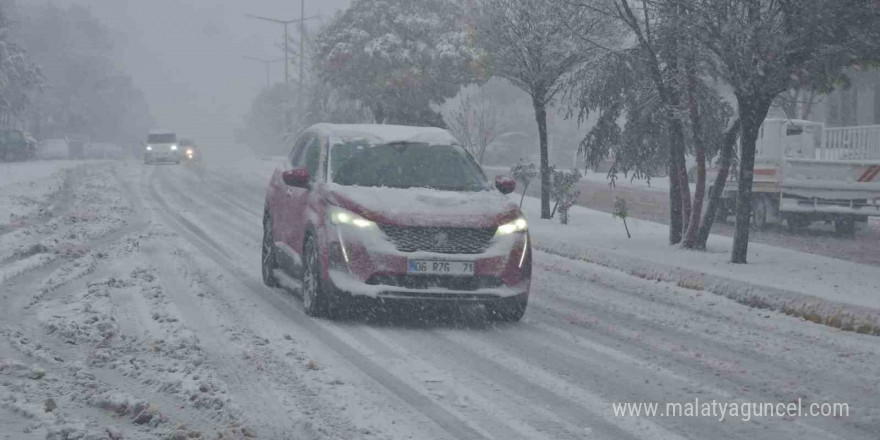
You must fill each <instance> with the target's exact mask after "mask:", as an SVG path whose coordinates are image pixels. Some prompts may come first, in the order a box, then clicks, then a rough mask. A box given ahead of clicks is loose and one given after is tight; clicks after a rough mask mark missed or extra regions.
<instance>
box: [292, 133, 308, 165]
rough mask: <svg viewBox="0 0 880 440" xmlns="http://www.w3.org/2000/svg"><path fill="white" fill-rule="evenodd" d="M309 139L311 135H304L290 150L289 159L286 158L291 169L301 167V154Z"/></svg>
mask: <svg viewBox="0 0 880 440" xmlns="http://www.w3.org/2000/svg"><path fill="white" fill-rule="evenodd" d="M311 139H312V135H305V136H302V137H300V138H299V139H298V140H297V141H296V144H294V146H293V149H291V150H290V157H288V159H289V163H290V166H291V168H296V167H301V166H302V152H303V149H304V148H305V146H306V145H308V143H309V141H310V140H311Z"/></svg>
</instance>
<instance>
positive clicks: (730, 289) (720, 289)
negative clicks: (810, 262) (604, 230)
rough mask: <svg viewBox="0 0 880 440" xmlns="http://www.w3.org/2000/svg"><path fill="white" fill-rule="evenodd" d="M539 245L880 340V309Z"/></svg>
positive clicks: (567, 247)
mask: <svg viewBox="0 0 880 440" xmlns="http://www.w3.org/2000/svg"><path fill="white" fill-rule="evenodd" d="M532 239H533V240H534V242H533V244H532V246H533V248H534V249H536V250H539V251H542V252H546V253H548V254H553V255H557V256H560V257H564V258H569V259H573V260H580V261H585V262H587V263H592V264H597V265H599V266H603V267H607V268H610V269H615V270H619V271H622V272H625V273H627V274H629V275H632V276H635V277H638V278H642V279H646V280H655V281H664V282H668V283H674V284H676V285H677V286H678V287H681V288H685V289H692V290H700V291H706V292H710V293H713V294H716V295H720V296H724V297H727V298H730V299H732V300H734V301H736V302H738V303H740V304H744V305H747V306H749V307H753V308H759V309H768V310H773V311H777V312H781V313H784V314H786V315H790V316H794V317H798V318H802V319H804V320H807V321H811V322H814V323H817V324H823V325H827V326H829V327H834V328H838V329H840V330H843V331H850V332H856V333H861V334H868V335H874V336H880V309H874V308H870V307H862V306H856V305H852V304H846V303H841V302H836V301H830V300H827V299H823V298H818V297H815V296H811V295H806V294H803V293H799V292H794V291H790V290H783V289H778V288H774V287H768V286H762V285H759V284H754V283H749V282H746V281H742V280H738V279H735V278H730V277H724V276H718V275H712V274H707V273H705V272H699V271H695V270H689V269H684V268H681V267H676V266H672V265H666V264H662V263H656V262H652V261H648V260H643V259H640V258H636V257H630V256H626V255H621V254H617V253H614V252H612V251H608V250H604V249H596V248H589V247H584V246H583V245H579V246H573V245H569V244H567V243H564V242H552V246H545V245H543V244H544V243H549V241H543V240H536V239H535V237H534V236H533V237H532Z"/></svg>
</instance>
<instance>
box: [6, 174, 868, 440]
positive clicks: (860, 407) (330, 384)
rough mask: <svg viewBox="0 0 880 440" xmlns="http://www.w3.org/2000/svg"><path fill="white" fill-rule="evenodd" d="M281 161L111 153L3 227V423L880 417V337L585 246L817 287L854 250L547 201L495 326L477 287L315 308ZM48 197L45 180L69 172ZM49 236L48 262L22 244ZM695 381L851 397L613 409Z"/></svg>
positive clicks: (710, 423) (679, 390)
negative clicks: (283, 207)
mask: <svg viewBox="0 0 880 440" xmlns="http://www.w3.org/2000/svg"><path fill="white" fill-rule="evenodd" d="M274 162H275V161H273V160H265V161H261V160H239V161H236V162H234V163H229V164H212V163H210V162H206V163H204V164H200V165H196V166H157V167H145V166H143V165H141V164H138V163H89V164H86V165H84V166H83V167H80V168H77V174H76V175H75V178H73V179H71V180H70V186H69V187H66V189H59V191H68V193H67V194H69V196H68V197H65V199H67V200H70V203H69V204H67V205H65V206H61V207H60V208H59V209H56V210H52V211H51V213H50V214H49V215H47V216H46V217H45V218H42V219H40V221H38V222H28V223H27V224H20V225H17V226H15V227H14V228H13V229H9V230H3V231H0V243H2V246H0V252H2V253H3V255H4V256H0V270H7V271H8V268H10V267H16V265H18V266H17V267H20V269H16V270H15V271H14V272H8V273H9V275H7V276H6V277H5V278H0V323H2V325H0V438H5V439H38V438H39V439H43V438H53V439H54V438H57V439H62V438H70V439H73V438H83V439H84V438H96V439H97V438H125V439H141V438H143V439H154V438H176V439H182V438H221V439H245V438H253V437H255V438H265V439H282V438H284V439H287V438H296V439H341V438H358V439H407V438H409V439H462V440H464V439H468V440H470V439H583V438H596V439H641V438H651V439H654V438H663V439H682V438H693V439H706V438H712V439H726V438H729V439H740V438H752V439H779V438H804V439H875V438H876V433H877V432H880V405H878V404H877V402H878V401H880V395H878V392H880V344H878V339H877V337H876V336H870V335H862V334H857V333H854V332H841V331H839V330H837V329H834V328H831V327H828V326H823V325H816V324H813V323H810V322H806V321H804V320H802V319H798V318H795V317H791V316H786V315H784V314H781V313H776V312H772V311H768V310H764V309H756V308H750V307H748V306H745V305H742V304H740V303H738V302H735V301H733V300H730V299H728V298H725V297H723V296H718V295H713V294H711V293H709V292H708V291H706V290H700V289H695V288H694V286H693V285H690V284H687V283H683V284H682V286H683V287H679V286H677V285H676V284H675V283H674V282H673V283H669V282H657V281H656V280H655V279H645V278H649V277H644V278H639V277H633V276H631V275H630V274H628V273H626V272H624V271H620V270H614V269H611V268H608V267H603V266H601V265H597V264H592V263H590V262H587V261H583V258H582V257H583V256H585V255H586V254H581V253H578V254H576V255H572V254H574V252H573V250H579V251H584V252H586V253H589V252H592V254H591V255H596V253H597V252H598V251H603V252H606V253H608V254H610V253H612V252H616V253H619V254H623V255H624V256H627V257H630V256H631V257H633V258H635V257H638V258H641V259H648V260H650V261H654V260H656V259H658V258H660V257H659V256H657V255H659V253H661V251H662V252H664V253H665V254H664V255H665V257H663V259H662V260H660V261H663V262H664V263H666V264H674V263H675V262H678V261H682V262H685V263H687V264H693V265H694V267H700V268H701V269H700V270H705V271H706V273H710V271H715V272H711V273H719V274H726V273H729V272H730V271H734V270H743V271H745V272H742V273H743V274H744V276H747V277H749V278H751V277H758V278H759V279H762V277H764V278H766V280H770V281H768V282H772V280H773V279H775V280H779V279H789V280H790V281H792V284H789V285H787V286H783V287H785V288H786V289H789V290H790V289H797V290H803V291H807V289H816V290H818V288H816V287H815V286H813V284H815V283H818V282H819V281H822V280H819V281H814V282H811V281H810V279H809V278H805V277H807V276H809V275H810V272H812V273H813V274H816V273H820V274H825V272H827V271H829V270H831V269H838V268H840V267H843V266H840V265H838V263H837V262H836V261H831V262H828V261H824V260H822V261H820V260H814V259H810V258H809V257H804V256H802V255H792V254H797V253H792V254H787V253H784V252H790V251H781V250H778V249H764V248H762V247H760V246H758V247H754V248H753V253H752V260H751V261H752V265H750V266H748V267H741V266H737V267H728V266H726V265H725V263H722V261H723V259H724V258H725V256H724V255H723V254H722V253H721V252H723V249H726V248H727V246H726V243H723V242H722V241H720V240H722V239H720V238H713V240H712V242H711V247H712V249H713V251H710V252H709V253H706V254H696V253H686V252H685V251H679V250H676V249H670V248H669V247H667V246H663V245H662V240H661V241H660V242H659V243H660V244H659V245H658V244H657V243H656V242H655V241H654V239H655V238H656V236H657V234H661V233H662V227H660V226H658V225H653V224H650V223H647V222H637V221H636V222H633V223H631V224H630V228H631V230H632V232H633V234H634V238H633V239H632V240H627V239H626V238H625V235H624V234H625V233H624V232H623V229H622V225H620V224H619V223H615V222H614V221H613V220H612V219H611V218H610V216H609V215H607V214H602V213H595V212H590V211H587V210H580V209H575V211H574V212H573V213H572V222H573V223H572V225H569V226H568V227H565V228H563V227H561V226H559V225H557V224H556V223H550V222H542V221H539V220H532V227H531V228H532V229H531V230H532V234H533V238H534V240H535V243H536V245H537V246H538V247H539V249H546V250H548V251H550V252H544V251H539V252H537V253H536V254H535V264H536V267H535V273H534V282H533V297H532V300H531V303H530V306H529V310H528V312H527V314H526V317H525V320H524V321H523V322H522V323H519V324H513V325H492V324H489V323H488V322H487V321H485V320H484V319H483V317H482V312H481V310H479V309H469V308H468V309H463V310H455V311H451V310H445V311H442V310H441V311H418V310H416V311H413V310H399V309H391V310H381V309H380V310H370V311H366V310H359V311H354V312H353V313H352V314H351V315H352V316H350V317H349V318H348V319H344V320H341V321H335V322H333V321H326V320H315V319H311V318H309V317H307V316H306V315H305V314H304V312H303V311H302V306H301V304H300V302H299V300H298V299H297V298H296V297H295V296H294V295H293V294H291V293H290V292H286V291H283V290H279V289H270V288H266V287H264V286H263V285H262V283H261V281H260V271H259V251H260V238H261V223H260V222H261V215H262V209H263V201H264V200H263V197H264V191H265V184H266V182H267V180H268V178H269V174H270V172H271V169H272V167H273V166H274ZM61 188H65V187H63V186H62V187H61ZM41 197H42V199H40V200H38V202H39V203H47V201H48V200H50V199H52V198H53V197H57V193H52V192H51V191H50V192H48V193H45V194H43V195H42V196H41ZM527 203H529V205H527V207H526V208H527V212H530V213H531V212H536V211H535V210H534V209H533V206H532V205H530V204H532V203H533V202H531V201H529V202H527ZM612 234H613V235H612ZM660 237H661V238H662V235H661V236H660ZM37 244H39V245H41V246H36V245H37ZM44 247H45V249H44ZM10 249H25V250H27V252H18V253H16V252H14V251H9V250H10ZM591 249H592V251H591ZM596 249H598V251H596ZM716 252H717V253H716ZM39 255H42V256H45V258H46V259H47V261H45V262H44V261H42V260H40V261H39V264H36V263H34V264H30V263H24V262H26V261H31V259H33V258H34V256H39ZM779 256H786V257H791V258H794V263H798V264H800V263H803V264H808V265H815V268H812V269H811V268H806V269H804V270H802V271H797V272H791V273H789V272H782V269H781V268H784V269H785V270H789V268H790V267H791V266H792V265H793V264H794V263H792V264H789V265H786V263H785V262H784V261H779V260H777V258H778V257H779ZM572 257H573V258H572ZM40 258H43V257H40ZM599 262H600V263H601V262H602V261H599ZM762 262H763V263H767V264H771V265H772V266H770V267H764V268H762V266H761V265H760V264H759V263H762ZM703 268H705V269H703ZM845 269H846V270H848V271H849V272H848V277H849V279H848V280H846V279H843V278H841V281H840V283H843V282H846V284H838V289H839V291H840V292H842V294H843V293H847V292H846V289H844V288H842V287H840V286H851V287H852V286H855V285H856V284H857V283H856V282H855V281H853V279H854V278H857V277H868V276H869V275H867V274H865V273H864V272H862V271H861V270H860V269H856V268H852V267H848V266H847V267H846V268H845ZM827 275H828V276H829V277H837V276H840V277H842V275H832V274H827ZM801 277H804V279H798V278H801ZM814 278H815V277H814ZM823 278H825V277H824V276H823ZM829 279H831V278H829ZM766 280H764V279H762V281H766ZM863 281H864V282H866V283H869V282H870V278H869V279H864V280H863ZM829 282H831V281H829ZM835 282H836V281H835ZM866 287H870V285H869V284H866ZM810 292H811V294H815V293H816V292H813V291H810ZM835 292H837V291H835ZM875 292H876V291H875ZM838 297H841V296H838ZM849 299H851V300H853V301H865V303H866V304H868V303H870V302H871V301H872V300H871V297H870V295H855V294H853V298H849ZM365 312H369V313H365ZM695 398H699V399H701V400H703V399H708V400H711V399H715V400H718V401H728V402H738V403H741V402H785V403H788V402H793V401H796V400H797V399H798V398H800V399H802V401H803V402H805V403H813V402H845V403H847V404H848V405H849V407H850V408H851V411H850V415H849V416H848V417H842V418H823V417H811V418H807V417H804V418H768V417H756V418H752V419H751V420H750V421H748V422H746V421H741V420H739V419H726V420H725V421H724V422H718V421H717V420H716V419H714V418H711V417H684V418H660V417H657V418H645V417H642V418H637V417H617V416H615V415H614V413H613V410H612V403H613V402H691V401H693V400H694V399H695Z"/></svg>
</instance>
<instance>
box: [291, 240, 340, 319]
mask: <svg viewBox="0 0 880 440" xmlns="http://www.w3.org/2000/svg"><path fill="white" fill-rule="evenodd" d="M301 282H302V288H301V289H300V290H301V292H302V301H303V309H304V310H305V312H306V315H309V316H311V317H313V318H333V316H334V313H333V312H334V311H335V307H333V306H332V301H331V298H330V295H331V293H330V290H329V289H328V288H327V286H326V285H325V283H324V280H322V279H321V258H320V251H319V249H318V240H316V239H315V237H314V236H313V235H308V236H306V240H305V243H304V244H303V270H302V280H301Z"/></svg>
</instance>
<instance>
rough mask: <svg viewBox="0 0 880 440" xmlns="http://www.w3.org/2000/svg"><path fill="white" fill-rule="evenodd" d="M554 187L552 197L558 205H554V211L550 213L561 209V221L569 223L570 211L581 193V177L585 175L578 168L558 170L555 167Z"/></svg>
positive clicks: (551, 215) (564, 223)
mask: <svg viewBox="0 0 880 440" xmlns="http://www.w3.org/2000/svg"><path fill="white" fill-rule="evenodd" d="M551 171H552V173H553V174H552V179H553V180H552V182H553V183H552V187H551V189H550V199H551V200H553V201H554V202H555V203H556V205H555V206H554V207H553V213H551V214H550V217H553V215H554V214H555V213H556V211H557V210H558V211H559V222H560V223H562V224H563V225H567V224H568V211H569V209H571V207H572V206H574V204H575V203H576V202H577V198H578V197H579V196H580V195H581V191H580V189H578V182H580V180H581V177H583V175H582V174H581V172H580V171H578V170H571V171H565V170H557V169H555V168H553V169H552V170H551Z"/></svg>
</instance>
